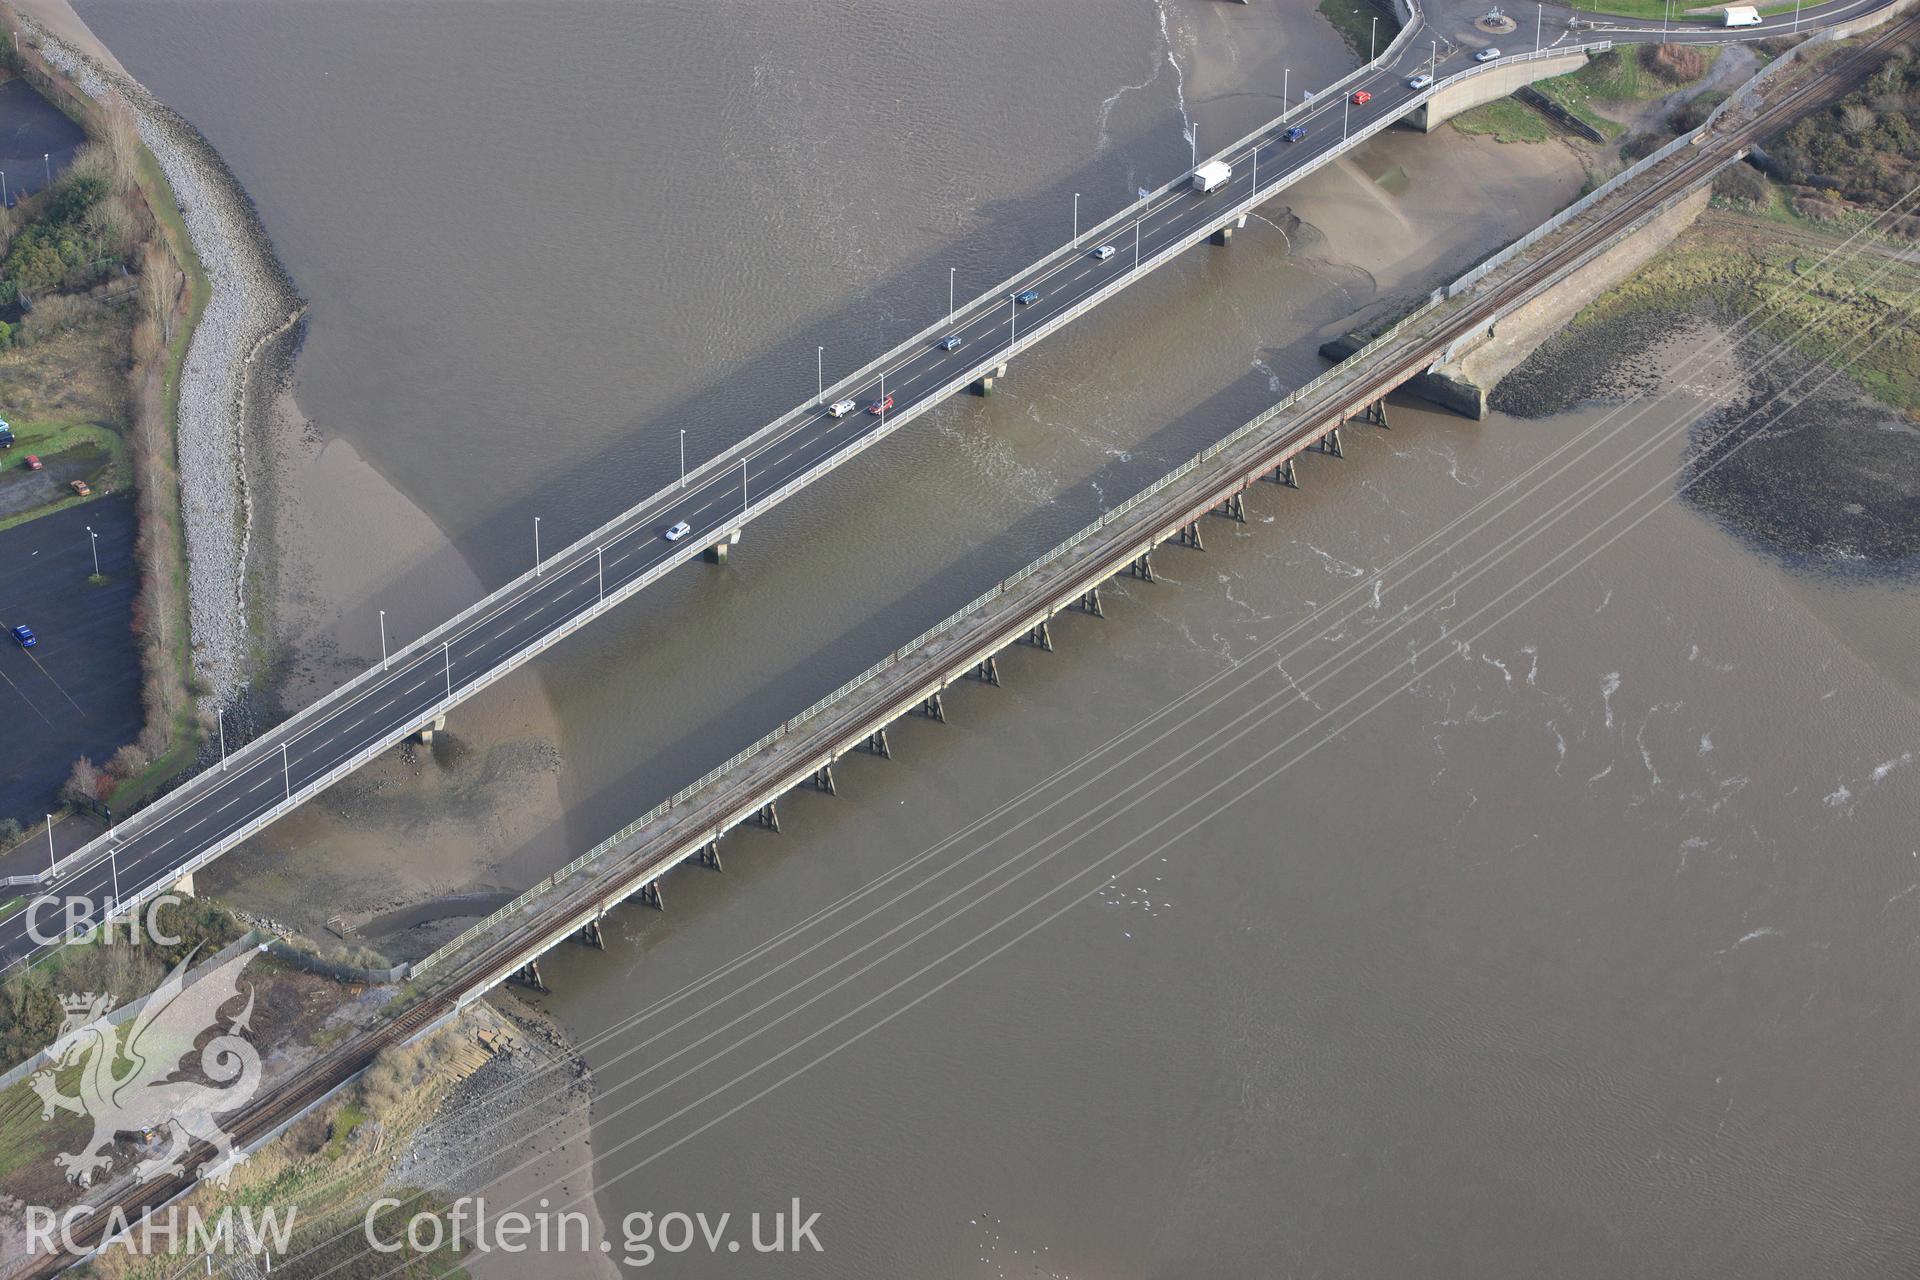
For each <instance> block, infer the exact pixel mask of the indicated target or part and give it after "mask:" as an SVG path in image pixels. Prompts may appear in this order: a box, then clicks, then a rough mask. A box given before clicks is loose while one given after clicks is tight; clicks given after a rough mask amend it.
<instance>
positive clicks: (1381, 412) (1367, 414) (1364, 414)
mask: <svg viewBox="0 0 1920 1280" xmlns="http://www.w3.org/2000/svg"><path fill="white" fill-rule="evenodd" d="M1357 420H1358V421H1360V422H1370V423H1372V424H1373V425H1374V426H1376V427H1385V426H1386V425H1387V400H1386V397H1385V396H1382V397H1381V398H1380V399H1378V400H1374V401H1372V402H1370V403H1369V404H1368V405H1367V407H1366V408H1365V409H1363V410H1362V411H1361V413H1360V417H1359V418H1358V419H1357Z"/></svg>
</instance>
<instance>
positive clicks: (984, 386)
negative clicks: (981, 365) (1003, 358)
mask: <svg viewBox="0 0 1920 1280" xmlns="http://www.w3.org/2000/svg"><path fill="white" fill-rule="evenodd" d="M1006 376H1007V366H1006V365H1004V364H1002V365H998V366H996V367H995V368H994V370H993V372H992V373H983V374H981V375H980V377H979V378H977V379H975V381H974V384H973V394H975V395H977V396H990V395H992V394H993V380H994V379H995V378H1004V377H1006Z"/></svg>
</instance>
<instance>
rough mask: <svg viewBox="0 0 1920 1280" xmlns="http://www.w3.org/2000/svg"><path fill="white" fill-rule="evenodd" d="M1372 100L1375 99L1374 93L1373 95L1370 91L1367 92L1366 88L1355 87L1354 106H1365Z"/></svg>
mask: <svg viewBox="0 0 1920 1280" xmlns="http://www.w3.org/2000/svg"><path fill="white" fill-rule="evenodd" d="M1372 101H1373V95H1372V94H1370V93H1368V92H1367V91H1366V90H1365V89H1355V90H1354V91H1353V105H1354V106H1356V107H1364V106H1366V105H1367V104H1368V103H1369V102H1372Z"/></svg>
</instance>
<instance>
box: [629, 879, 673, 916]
mask: <svg viewBox="0 0 1920 1280" xmlns="http://www.w3.org/2000/svg"><path fill="white" fill-rule="evenodd" d="M633 896H634V897H636V898H638V899H640V905H641V906H643V907H652V908H653V909H654V910H655V911H665V910H666V909H667V901H666V899H665V898H662V897H661V896H660V882H659V881H658V880H649V881H647V882H646V883H645V884H643V885H641V886H640V892H639V893H636V894H634V895H633Z"/></svg>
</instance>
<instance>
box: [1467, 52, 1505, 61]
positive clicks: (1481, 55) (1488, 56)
mask: <svg viewBox="0 0 1920 1280" xmlns="http://www.w3.org/2000/svg"><path fill="white" fill-rule="evenodd" d="M1499 56H1500V51H1499V50H1498V49H1482V50H1481V51H1480V52H1478V53H1476V54H1474V55H1473V60H1474V61H1475V62H1492V61H1493V60H1494V59H1495V58H1497V57H1499Z"/></svg>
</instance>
